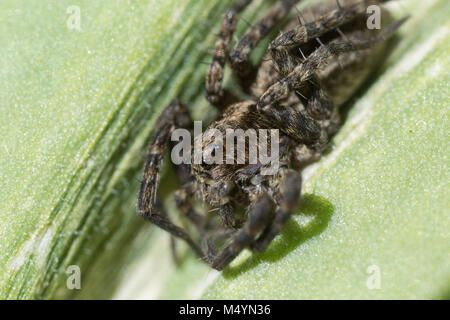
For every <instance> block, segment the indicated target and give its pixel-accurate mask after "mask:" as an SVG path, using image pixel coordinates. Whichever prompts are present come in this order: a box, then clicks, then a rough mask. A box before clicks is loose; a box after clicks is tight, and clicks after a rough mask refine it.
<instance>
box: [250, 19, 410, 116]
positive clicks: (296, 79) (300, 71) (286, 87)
mask: <svg viewBox="0 0 450 320" xmlns="http://www.w3.org/2000/svg"><path fill="white" fill-rule="evenodd" d="M406 19H407V17H405V18H403V19H400V20H398V21H396V22H394V23H392V24H391V25H390V26H388V27H387V28H386V29H384V30H383V31H382V32H380V33H379V34H378V35H376V36H374V37H372V38H369V39H363V40H354V41H340V40H334V41H332V42H330V43H328V44H327V45H323V46H320V47H318V48H317V49H316V50H315V51H314V52H313V53H312V54H311V55H309V56H308V57H307V59H306V60H305V61H303V63H301V64H300V65H298V66H297V67H295V68H294V70H293V71H292V72H291V73H289V74H288V75H287V76H286V77H285V78H283V79H282V80H280V81H278V82H277V83H275V84H273V85H272V86H271V87H270V88H269V89H267V91H266V92H265V93H264V94H263V95H262V96H261V97H260V98H259V101H258V104H257V106H258V109H259V110H261V111H262V112H267V111H268V110H269V109H270V108H271V105H272V104H274V103H276V102H277V101H280V100H282V99H286V98H287V97H288V95H289V93H290V92H291V91H293V90H297V89H299V88H300V87H301V85H302V84H303V83H304V82H305V81H308V80H309V79H311V78H312V77H313V75H314V73H315V72H316V71H317V70H318V69H319V68H321V67H323V66H325V65H326V63H327V60H328V58H329V57H333V56H338V55H340V54H343V53H346V52H351V51H357V50H364V49H368V48H370V47H372V46H373V45H375V44H376V43H378V42H379V41H382V40H385V39H387V38H388V37H390V36H391V35H392V34H393V33H394V32H395V31H396V30H397V29H398V28H399V27H400V26H401V25H402V24H403V23H404V22H405V21H406Z"/></svg>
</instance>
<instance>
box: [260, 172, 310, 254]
mask: <svg viewBox="0 0 450 320" xmlns="http://www.w3.org/2000/svg"><path fill="white" fill-rule="evenodd" d="M280 177H281V180H280V183H279V199H277V202H278V203H277V210H276V211H275V217H274V218H273V220H272V222H271V224H269V225H268V226H267V227H266V228H265V229H264V231H263V232H262V234H261V235H260V236H259V237H258V239H256V241H255V242H253V243H252V244H251V249H252V250H254V251H256V252H263V251H264V250H266V248H267V247H268V246H269V244H270V243H271V242H272V240H273V239H274V238H275V236H276V235H278V234H279V233H280V231H281V229H282V228H283V226H284V225H285V224H286V222H287V221H288V220H289V218H290V217H291V215H292V213H293V212H294V210H295V208H296V207H297V203H298V199H299V197H300V191H301V184H302V179H301V175H300V173H298V172H297V171H295V170H291V169H284V170H282V171H281V172H280Z"/></svg>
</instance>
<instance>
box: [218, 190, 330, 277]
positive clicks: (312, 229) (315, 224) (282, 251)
mask: <svg viewBox="0 0 450 320" xmlns="http://www.w3.org/2000/svg"><path fill="white" fill-rule="evenodd" d="M300 202H301V204H300V206H299V208H298V211H297V213H296V214H294V215H295V216H296V218H294V219H291V220H290V221H289V222H288V223H287V224H286V226H285V227H284V228H283V231H282V232H281V236H280V237H278V238H277V239H275V240H274V242H273V243H272V244H271V245H270V247H269V248H268V249H267V250H266V251H265V252H264V253H260V254H258V253H254V254H252V255H251V256H250V257H249V258H248V259H246V260H245V261H243V262H242V263H240V264H239V265H237V266H232V267H228V268H226V269H225V270H224V271H223V272H222V275H223V277H224V278H225V279H231V278H236V277H237V276H239V275H240V274H242V273H244V272H246V271H248V270H251V269H253V268H254V267H256V266H257V265H258V264H260V263H261V262H276V261H279V260H280V259H282V258H283V257H285V256H286V255H287V254H289V253H290V252H291V251H293V250H294V249H295V248H297V247H298V246H299V245H301V244H302V243H304V242H306V241H307V240H309V239H311V238H312V237H314V236H317V235H319V234H320V233H322V232H323V231H324V230H325V229H326V228H327V226H328V223H329V221H330V219H331V216H332V214H333V212H334V207H333V205H332V204H331V203H330V202H329V201H328V200H327V199H325V198H323V197H319V196H316V195H313V194H305V195H303V196H302V199H301V201H300Z"/></svg>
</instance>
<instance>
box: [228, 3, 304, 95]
mask: <svg viewBox="0 0 450 320" xmlns="http://www.w3.org/2000/svg"><path fill="white" fill-rule="evenodd" d="M298 1H299V0H280V1H277V3H276V4H275V5H274V6H273V8H272V9H271V10H270V11H269V12H268V13H267V14H266V15H265V16H264V17H263V18H262V19H261V20H260V21H259V22H258V23H256V24H255V25H253V26H252V27H250V28H249V29H248V30H247V31H246V32H245V33H244V35H243V36H242V38H241V40H240V41H239V42H238V44H237V45H236V46H235V47H234V49H233V50H232V52H231V53H230V62H231V67H232V69H233V72H234V74H235V75H236V76H238V78H240V79H244V80H245V79H247V78H248V77H249V76H251V75H252V71H254V70H253V67H252V65H251V63H250V60H249V58H250V53H251V52H252V51H253V49H255V48H256V46H257V45H258V43H259V42H260V41H261V40H262V39H263V38H264V37H265V36H267V34H268V33H269V32H271V31H272V29H273V28H274V27H275V26H276V25H277V24H278V23H279V22H280V21H282V20H283V19H284V18H285V17H286V16H287V15H288V13H289V12H290V10H291V9H292V7H293V6H294V5H295V4H296V3H297V2H298ZM244 80H243V81H241V82H242V83H245V82H246V83H249V84H250V83H251V81H244ZM244 89H245V88H244Z"/></svg>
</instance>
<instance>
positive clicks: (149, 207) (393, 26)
mask: <svg viewBox="0 0 450 320" xmlns="http://www.w3.org/2000/svg"><path fill="white" fill-rule="evenodd" d="M250 2H251V0H240V1H236V2H235V3H234V5H233V6H232V7H231V8H230V9H229V10H228V11H227V12H226V13H225V15H224V18H223V22H222V25H221V29H220V34H219V36H218V39H217V41H216V46H215V53H214V56H213V61H212V63H211V65H210V66H209V69H208V72H207V76H206V97H207V99H208V101H209V102H210V103H211V104H212V105H213V106H215V107H216V108H217V109H218V110H219V113H220V115H219V117H218V118H217V120H215V121H213V122H212V123H211V124H210V125H209V128H214V129H216V130H218V131H219V132H222V133H223V134H224V135H225V134H226V133H225V132H226V130H227V129H242V130H247V129H250V128H253V129H272V128H275V129H277V130H279V132H280V134H279V151H278V160H279V168H278V171H277V172H276V173H275V174H272V175H263V174H262V173H261V172H262V169H263V167H264V165H262V164H261V163H257V164H250V163H244V164H214V163H213V164H210V163H207V162H205V161H204V160H203V161H201V162H200V163H193V164H183V163H182V164H180V165H174V169H175V172H176V175H177V177H178V181H179V184H180V187H179V189H177V190H176V191H175V193H174V198H175V203H176V205H177V207H178V209H179V211H180V213H181V214H182V216H183V217H184V219H183V221H186V223H185V227H180V226H178V225H176V224H175V223H174V222H172V220H171V219H170V218H169V216H168V215H167V213H166V212H165V211H164V208H163V206H162V205H161V202H160V200H159V198H158V196H157V189H158V185H159V180H160V171H161V168H162V163H163V157H164V154H165V152H166V151H167V150H168V149H171V148H173V146H174V143H173V142H172V141H171V134H172V132H173V131H174V130H175V129H177V128H184V129H187V130H189V131H190V132H192V130H193V121H192V119H191V117H190V115H189V112H188V109H187V107H186V105H185V104H183V103H182V102H180V101H178V100H174V101H172V102H171V103H170V104H169V105H168V106H167V107H166V108H165V109H164V110H163V112H162V113H161V115H160V116H159V119H158V120H157V123H156V127H155V129H154V131H153V136H152V137H151V140H150V143H149V147H148V155H147V158H146V161H145V167H144V173H143V180H142V182H141V187H140V192H139V196H138V203H137V211H138V213H139V214H140V215H141V216H143V217H144V218H146V219H147V220H149V221H150V222H151V223H153V224H155V225H157V226H158V227H160V228H162V229H164V230H166V231H167V232H169V233H170V234H171V235H172V236H173V237H174V238H179V239H182V240H184V241H185V242H186V243H187V244H188V245H189V246H190V247H191V248H192V249H193V251H194V252H195V253H196V254H197V255H198V256H199V257H200V258H201V259H202V260H203V261H205V262H206V263H208V264H209V265H210V266H211V267H212V268H215V269H217V270H222V269H223V268H225V267H226V266H227V265H228V264H229V263H230V262H231V261H232V260H233V259H234V258H235V257H236V256H237V255H238V254H239V253H240V252H241V251H242V250H243V249H245V248H248V249H250V250H252V251H255V252H263V251H264V250H265V249H266V248H267V247H268V246H269V244H270V243H271V241H272V240H273V239H274V238H275V237H276V236H277V235H278V234H279V233H280V231H281V230H282V228H283V226H284V225H285V224H286V222H287V221H288V220H289V219H290V217H291V215H292V213H293V212H294V210H295V208H296V207H297V204H298V201H299V198H300V194H301V184H302V178H301V173H300V172H301V170H302V169H303V168H304V167H305V166H306V165H308V164H309V163H311V162H313V161H316V160H317V159H319V158H320V156H321V154H323V152H324V151H325V150H326V149H327V147H328V146H329V144H330V138H331V137H332V136H333V134H335V133H336V131H337V130H338V129H339V126H340V119H339V107H340V106H342V105H343V104H344V103H345V102H346V101H347V100H348V99H349V98H350V97H351V96H352V95H353V94H354V93H355V91H356V90H357V89H358V88H359V87H360V86H361V84H362V83H363V82H364V80H366V79H367V78H368V75H369V74H370V73H371V72H372V71H373V70H374V68H375V67H376V66H377V63H378V62H379V61H380V58H383V56H384V52H385V48H386V41H385V40H386V39H388V38H389V37H390V36H391V35H392V34H393V33H394V32H395V31H396V30H397V29H398V28H399V27H400V25H401V24H402V23H403V22H404V21H405V20H406V19H407V17H405V18H403V19H401V20H398V21H396V22H392V18H391V17H390V16H389V14H388V12H387V11H385V10H384V9H383V10H382V17H383V19H382V22H383V27H382V28H381V30H369V29H368V28H367V26H366V20H367V17H368V15H367V13H366V9H367V7H368V6H369V5H371V4H376V5H379V4H381V3H382V2H386V1H375V0H366V1H361V0H359V1H356V2H352V3H350V2H349V1H346V2H345V4H343V3H341V2H343V1H342V0H341V1H331V0H330V1H325V2H322V3H320V4H318V5H315V6H313V7H311V8H309V9H308V11H307V12H304V13H298V17H297V19H293V20H292V21H290V22H289V21H285V20H286V19H287V16H288V14H289V13H291V12H293V11H292V10H294V8H295V7H294V6H295V5H296V3H297V2H298V1H294V0H280V1H277V2H276V3H275V4H274V5H273V7H272V8H271V9H270V10H269V11H268V12H267V14H266V15H265V16H264V17H263V18H262V20H260V21H259V22H258V23H256V24H255V25H253V26H251V27H250V28H249V29H248V30H247V31H246V32H245V33H244V35H243V36H242V38H241V40H240V41H239V42H238V43H237V44H236V46H235V47H234V48H231V41H232V36H233V33H234V31H235V28H236V24H237V20H238V14H239V13H240V12H242V11H243V10H244V8H245V7H247V6H248V5H249V3H250ZM282 23H285V25H286V27H285V28H284V29H283V31H282V32H281V33H280V34H279V35H278V36H277V37H275V39H273V40H272V41H271V42H270V44H269V46H268V49H267V52H266V54H265V56H264V59H263V60H262V61H261V62H260V65H259V66H253V65H252V64H251V63H250V61H249V56H250V54H251V52H252V50H253V49H254V48H255V47H256V46H257V45H258V43H259V42H260V41H261V40H262V39H263V38H265V37H266V36H268V35H269V34H270V33H271V31H272V30H273V29H274V28H276V27H279V26H280V24H282ZM227 62H229V64H230V66H231V69H232V71H233V74H234V77H235V79H236V81H237V82H238V83H239V84H240V86H241V87H242V89H243V91H244V92H246V93H247V94H248V95H249V96H250V98H248V99H246V100H244V101H239V99H238V98H236V97H235V96H234V95H233V94H232V93H231V92H230V91H229V90H227V89H224V88H223V86H222V80H223V74H224V67H225V64H226V63H227ZM201 137H203V136H201ZM209 143H210V141H209V142H203V145H204V146H207V145H208V144H209ZM254 147H255V146H251V145H250V143H247V144H246V149H245V152H246V153H245V156H246V159H248V154H249V152H250V151H251V149H252V148H254ZM256 147H257V146H256ZM195 198H196V199H199V200H201V201H203V202H204V203H206V205H207V206H209V207H210V208H213V210H216V211H218V214H211V213H203V214H201V213H199V212H198V211H197V210H196V209H195V208H194V205H193V201H191V200H192V199H195ZM239 208H241V209H242V208H246V210H244V212H243V213H242V210H241V211H240V212H239ZM188 223H189V225H190V226H189V228H188V227H187V224H188ZM192 228H193V229H195V232H193V231H192ZM172 239H173V238H172Z"/></svg>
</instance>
